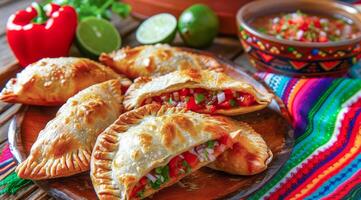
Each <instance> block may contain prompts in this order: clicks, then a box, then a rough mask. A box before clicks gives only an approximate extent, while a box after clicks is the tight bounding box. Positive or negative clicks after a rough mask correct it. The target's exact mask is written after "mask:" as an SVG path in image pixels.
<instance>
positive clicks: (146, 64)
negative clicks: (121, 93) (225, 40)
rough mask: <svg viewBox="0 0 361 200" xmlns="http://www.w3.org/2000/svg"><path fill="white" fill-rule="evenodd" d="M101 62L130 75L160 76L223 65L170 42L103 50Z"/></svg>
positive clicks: (134, 76) (220, 67) (221, 67)
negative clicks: (172, 45)
mask: <svg viewBox="0 0 361 200" xmlns="http://www.w3.org/2000/svg"><path fill="white" fill-rule="evenodd" d="M99 60H100V62H102V63H103V64H105V65H108V66H110V67H112V68H113V69H114V70H115V71H117V72H119V73H122V74H125V75H126V76H127V77H129V78H137V77H140V76H160V75H164V74H167V73H170V72H173V71H176V70H182V69H190V68H194V69H214V70H217V71H221V70H222V69H223V66H222V64H220V63H219V62H218V61H217V60H215V59H214V58H212V57H209V56H206V55H200V54H195V53H191V52H189V51H185V50H183V49H181V48H177V47H171V46H169V45H167V44H157V45H144V46H137V47H134V48H129V47H125V48H122V49H119V50H117V51H114V52H112V53H109V54H106V53H103V54H101V55H100V57H99Z"/></svg>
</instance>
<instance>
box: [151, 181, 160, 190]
mask: <svg viewBox="0 0 361 200" xmlns="http://www.w3.org/2000/svg"><path fill="white" fill-rule="evenodd" d="M149 183H150V186H151V187H152V188H153V189H155V190H156V189H159V188H160V185H161V184H162V181H161V180H160V179H157V180H156V181H155V182H152V181H150V182H149Z"/></svg>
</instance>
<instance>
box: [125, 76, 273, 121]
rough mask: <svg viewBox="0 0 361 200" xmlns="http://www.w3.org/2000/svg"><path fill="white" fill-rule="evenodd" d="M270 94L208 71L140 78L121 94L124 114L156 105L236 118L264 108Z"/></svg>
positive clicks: (269, 98) (270, 96)
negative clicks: (124, 109) (122, 95)
mask: <svg viewBox="0 0 361 200" xmlns="http://www.w3.org/2000/svg"><path fill="white" fill-rule="evenodd" d="M271 100H272V94H270V93H267V92H266V93H261V92H259V91H258V90H256V89H255V88H254V87H253V86H252V85H250V84H249V83H246V82H243V81H238V80H234V79H232V78H231V77H229V76H227V75H226V74H224V73H219V72H215V71H210V70H195V69H189V70H181V71H175V72H172V73H169V74H166V75H163V76H160V77H140V78H138V79H136V80H135V82H134V84H133V85H131V86H130V87H129V89H128V91H127V92H126V94H125V99H124V105H125V108H126V109H127V110H131V109H134V108H138V107H140V106H142V105H145V104H150V103H159V104H168V105H171V106H176V107H185V108H187V109H189V110H193V111H196V112H200V113H216V114H223V115H239V114H242V113H247V112H252V111H255V110H259V109H262V108H265V107H266V106H267V105H268V104H269V103H270V102H271Z"/></svg>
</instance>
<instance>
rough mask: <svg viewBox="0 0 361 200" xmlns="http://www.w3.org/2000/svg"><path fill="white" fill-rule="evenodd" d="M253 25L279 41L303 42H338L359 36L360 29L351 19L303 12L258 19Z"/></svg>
mask: <svg viewBox="0 0 361 200" xmlns="http://www.w3.org/2000/svg"><path fill="white" fill-rule="evenodd" d="M251 24H252V26H254V27H256V28H257V29H258V31H260V32H263V33H266V34H269V35H273V36H275V37H277V38H279V39H286V40H294V41H301V42H337V41H342V40H347V39H352V38H355V37H356V36H357V35H358V34H359V29H358V28H357V27H356V25H355V24H353V23H352V21H351V20H349V19H346V18H336V17H330V16H323V15H314V14H306V13H303V12H301V11H297V12H294V13H288V14H277V15H268V16H263V17H258V18H256V19H255V20H253V21H252V22H251Z"/></svg>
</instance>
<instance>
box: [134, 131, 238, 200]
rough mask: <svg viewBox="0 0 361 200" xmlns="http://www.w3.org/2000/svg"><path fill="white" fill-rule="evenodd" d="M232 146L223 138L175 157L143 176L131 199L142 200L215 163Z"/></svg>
mask: <svg viewBox="0 0 361 200" xmlns="http://www.w3.org/2000/svg"><path fill="white" fill-rule="evenodd" d="M230 145H232V144H231V141H230V138H229V137H228V136H223V137H221V138H219V139H218V140H210V141H208V142H206V143H203V144H201V145H198V146H196V147H194V148H192V149H191V150H189V151H186V152H183V153H182V154H180V155H177V156H175V157H173V158H172V159H171V160H170V161H169V163H168V164H167V165H165V166H162V167H157V168H155V169H153V170H152V171H151V172H149V173H148V174H147V175H145V176H143V177H142V178H141V179H140V180H139V182H138V183H137V184H136V185H135V186H134V187H133V190H132V192H131V194H130V197H131V199H134V198H135V199H142V198H144V193H145V192H146V190H157V189H159V188H160V187H161V186H162V185H164V184H166V183H167V182H168V181H170V180H172V179H177V178H179V177H180V176H183V175H186V174H188V173H190V172H192V169H194V168H197V167H198V166H199V165H200V164H202V163H205V162H206V163H209V162H212V161H214V160H215V159H216V157H217V156H218V155H220V154H221V153H223V152H224V151H225V150H226V149H227V148H228V147H229V146H230Z"/></svg>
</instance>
